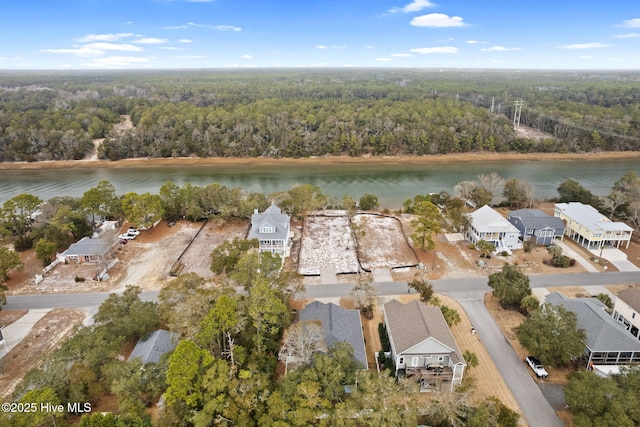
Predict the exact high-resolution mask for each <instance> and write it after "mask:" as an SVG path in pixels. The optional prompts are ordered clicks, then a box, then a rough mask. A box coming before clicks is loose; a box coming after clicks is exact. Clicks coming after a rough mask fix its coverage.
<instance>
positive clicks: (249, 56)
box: [241, 55, 253, 59]
mask: <svg viewBox="0 0 640 427" xmlns="http://www.w3.org/2000/svg"><path fill="white" fill-rule="evenodd" d="M241 58H242V59H253V56H251V55H242V56H241Z"/></svg>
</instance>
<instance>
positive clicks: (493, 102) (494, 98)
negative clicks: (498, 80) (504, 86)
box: [491, 96, 496, 113]
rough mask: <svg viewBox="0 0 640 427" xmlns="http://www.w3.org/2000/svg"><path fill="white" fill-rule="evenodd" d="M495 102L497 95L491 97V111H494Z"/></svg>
mask: <svg viewBox="0 0 640 427" xmlns="http://www.w3.org/2000/svg"><path fill="white" fill-rule="evenodd" d="M495 103H496V97H495V96H492V97H491V112H492V113H493V106H494V105H495Z"/></svg>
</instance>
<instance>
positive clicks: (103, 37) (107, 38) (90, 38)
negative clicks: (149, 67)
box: [75, 33, 135, 43]
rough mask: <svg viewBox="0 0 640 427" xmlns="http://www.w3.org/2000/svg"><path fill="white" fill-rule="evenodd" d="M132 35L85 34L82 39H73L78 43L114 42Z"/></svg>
mask: <svg viewBox="0 0 640 427" xmlns="http://www.w3.org/2000/svg"><path fill="white" fill-rule="evenodd" d="M134 35H135V34H133V33H111V34H87V35H86V36H84V37H80V38H79V39H75V41H77V42H80V43H89V42H114V41H116V40H120V39H125V38H127V37H131V36H134Z"/></svg>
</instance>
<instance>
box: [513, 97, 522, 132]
mask: <svg viewBox="0 0 640 427" xmlns="http://www.w3.org/2000/svg"><path fill="white" fill-rule="evenodd" d="M523 105H524V101H523V100H522V98H518V99H517V100H516V104H515V107H516V109H515V111H514V113H513V129H514V130H518V128H519V127H520V114H521V113H522V106H523Z"/></svg>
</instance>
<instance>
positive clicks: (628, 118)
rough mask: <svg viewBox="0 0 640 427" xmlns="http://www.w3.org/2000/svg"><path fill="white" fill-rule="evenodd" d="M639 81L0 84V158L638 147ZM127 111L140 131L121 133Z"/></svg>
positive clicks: (522, 78)
mask: <svg viewBox="0 0 640 427" xmlns="http://www.w3.org/2000/svg"><path fill="white" fill-rule="evenodd" d="M636 79H637V76H636V75H635V74H634V73H631V72H630V73H622V72H619V73H615V72H611V73H603V74H593V73H587V72H584V73H577V74H576V73H560V72H558V73H544V72H538V73H533V72H528V73H513V72H499V71H496V72H473V71H465V72H455V73H454V72H447V73H439V72H432V71H425V70H384V71H383V70H350V71H344V70H343V71H339V70H295V71H294V70H281V71H233V72H232V71H229V72H225V71H191V72H180V73H177V72H145V73H140V72H138V73H134V72H119V73H118V72H112V73H104V72H102V73H98V72H96V73H31V74H29V73H25V74H21V75H20V76H17V75H13V74H9V73H3V74H0V161H19V160H27V161H38V160H51V159H56V160H57V159H78V158H82V157H83V156H84V155H85V154H86V153H87V152H88V150H89V149H90V148H91V147H92V144H91V139H92V138H101V137H107V140H106V141H105V143H104V145H103V146H102V150H101V151H100V156H101V157H103V158H106V159H112V160H115V159H121V158H128V157H175V156H202V157H204V156H225V157H228V156H234V157H236V156H252V157H256V156H265V157H308V156H321V155H351V156H360V155H367V154H372V155H394V154H417V155H423V154H444V153H453V152H470V151H496V152H504V151H517V152H590V151H597V150H630V149H637V144H638V141H637V139H638V136H639V133H640V121H638V120H637V119H636V117H637V106H638V102H640V90H638V88H637V85H635V84H634V83H635V81H636ZM496 98H497V99H496ZM518 98H522V99H524V100H525V102H526V105H527V106H531V107H532V108H531V109H528V108H526V109H524V110H523V114H522V118H521V123H523V124H526V125H529V126H532V127H536V128H538V129H540V130H542V131H544V132H547V133H548V134H550V135H551V136H552V137H550V138H547V139H544V140H542V141H537V140H529V139H525V138H520V137H517V135H516V134H515V132H514V131H513V129H512V126H511V118H512V117H513V105H512V104H513V101H514V100H515V99H518ZM540 111H544V114H540V113H539V112H540ZM124 114H128V115H130V116H131V118H132V120H133V123H134V125H135V126H134V129H132V130H131V131H129V132H125V133H119V132H113V125H114V124H115V123H118V122H119V121H120V117H119V116H120V115H124ZM555 118H558V119H562V120H563V121H562V122H559V121H558V120H556V119H555ZM566 122H571V123H575V124H576V125H577V126H583V127H584V126H588V127H594V128H597V129H602V130H603V131H602V134H600V133H598V132H593V131H589V130H586V131H585V130H581V129H579V128H576V127H571V126H567V125H565V124H563V123H566ZM610 133H612V134H619V135H630V136H632V137H635V139H633V138H631V139H624V138H618V137H615V136H611V135H610Z"/></svg>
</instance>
